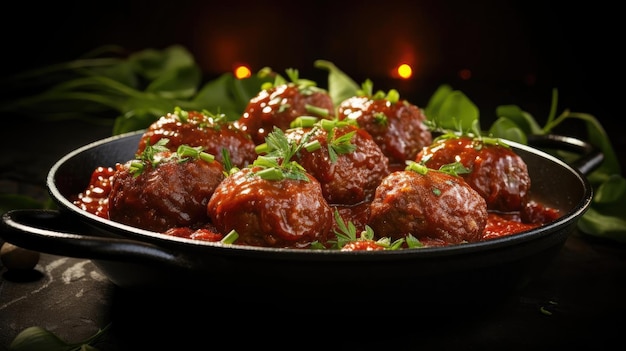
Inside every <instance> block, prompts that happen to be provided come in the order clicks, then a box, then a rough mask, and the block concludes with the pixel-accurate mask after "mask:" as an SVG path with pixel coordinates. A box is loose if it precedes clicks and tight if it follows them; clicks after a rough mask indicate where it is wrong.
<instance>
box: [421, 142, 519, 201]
mask: <svg viewBox="0 0 626 351" xmlns="http://www.w3.org/2000/svg"><path fill="white" fill-rule="evenodd" d="M415 161H416V162H422V163H423V164H424V165H426V166H427V167H429V168H435V169H438V168H440V167H441V166H443V165H445V164H449V163H454V162H460V163H461V164H463V166H465V167H466V168H468V169H469V170H470V172H469V173H464V174H461V176H462V177H463V178H464V179H465V181H467V183H468V184H469V185H470V186H471V187H472V188H474V190H476V191H477V192H478V193H479V194H480V195H481V196H482V197H483V198H485V200H486V201H487V208H488V209H489V210H494V211H501V212H513V211H520V210H522V209H523V208H524V206H525V205H526V203H527V202H528V198H529V192H530V183H531V182H530V175H529V174H528V168H527V166H526V163H525V162H524V160H523V159H522V158H521V157H520V156H519V155H517V154H516V153H515V152H514V151H513V149H511V148H510V147H508V146H506V145H505V144H503V143H501V142H498V141H497V140H494V139H485V138H472V137H470V136H467V135H464V136H451V135H444V136H441V137H440V138H438V139H436V140H435V142H434V143H433V144H432V145H429V146H428V147H425V148H424V149H423V150H422V151H420V153H419V154H418V155H417V157H416V159H415Z"/></svg>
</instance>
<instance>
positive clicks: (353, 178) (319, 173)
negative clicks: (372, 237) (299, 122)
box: [285, 125, 389, 205]
mask: <svg viewBox="0 0 626 351" xmlns="http://www.w3.org/2000/svg"><path fill="white" fill-rule="evenodd" d="M348 134H352V137H351V138H350V141H349V144H350V146H352V148H351V149H352V150H351V151H349V152H340V153H335V154H336V158H335V159H333V158H331V156H330V155H331V154H330V150H329V148H333V142H335V141H336V140H338V139H340V138H341V137H343V136H348ZM285 135H286V137H287V138H290V139H292V140H294V141H296V142H300V141H301V140H302V138H303V137H305V135H306V137H307V142H315V141H316V142H318V143H319V145H320V148H319V149H316V150H314V151H310V152H309V151H307V150H304V149H303V150H301V151H300V152H299V153H298V155H297V161H298V163H299V164H300V165H302V167H304V168H305V169H306V170H307V171H308V172H309V173H310V174H311V175H312V176H314V177H315V178H316V179H317V180H318V181H319V182H320V184H321V186H322V193H323V194H324V198H325V199H326V200H327V201H328V203H329V204H331V205H335V204H336V205H355V204H358V203H360V202H363V201H371V200H372V198H373V196H374V192H375V191H376V187H377V186H378V184H380V182H381V180H382V179H383V177H385V176H386V175H387V174H389V168H388V163H389V161H388V159H387V157H386V156H385V155H383V153H382V151H381V150H380V148H379V147H378V145H376V143H375V142H374V140H373V139H372V136H371V135H370V134H369V133H368V132H367V131H366V130H364V129H362V128H359V127H357V126H355V125H342V126H340V127H337V126H335V127H332V128H331V130H330V131H327V130H326V129H324V128H315V129H314V130H313V129H312V128H293V129H288V130H287V131H286V132H285ZM329 139H331V140H329ZM344 145H345V144H344Z"/></svg>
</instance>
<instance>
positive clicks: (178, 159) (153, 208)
mask: <svg viewBox="0 0 626 351" xmlns="http://www.w3.org/2000/svg"><path fill="white" fill-rule="evenodd" d="M146 154H147V153H144V155H146ZM224 178H225V175H224V167H223V166H222V164H221V163H220V162H217V161H213V162H208V161H205V160H203V159H201V158H193V157H182V156H180V155H178V154H177V153H172V152H170V151H160V152H157V153H155V154H154V155H153V156H152V157H150V159H149V160H131V161H128V162H126V163H124V164H117V165H116V171H115V173H114V175H113V181H112V184H111V192H110V193H109V197H108V199H109V219H111V220H113V221H116V222H120V223H124V224H127V225H131V226H134V227H137V228H141V229H146V230H151V231H155V232H161V233H163V232H165V231H167V230H168V229H170V228H173V227H191V228H199V227H201V226H203V225H204V224H206V223H207V222H208V221H209V218H208V216H207V214H206V205H207V203H208V201H209V198H210V197H211V195H213V191H214V190H215V188H216V187H217V185H218V184H219V183H220V182H221V181H222V180H223V179H224Z"/></svg>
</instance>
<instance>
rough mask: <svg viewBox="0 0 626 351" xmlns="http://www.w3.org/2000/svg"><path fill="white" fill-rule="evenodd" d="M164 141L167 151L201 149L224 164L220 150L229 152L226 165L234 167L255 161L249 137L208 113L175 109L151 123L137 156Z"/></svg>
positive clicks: (221, 116)
mask: <svg viewBox="0 0 626 351" xmlns="http://www.w3.org/2000/svg"><path fill="white" fill-rule="evenodd" d="M162 138H167V139H168V140H169V142H168V143H167V145H166V146H167V148H168V149H169V150H171V151H176V148H178V147H179V146H180V145H189V146H194V147H195V146H201V147H202V148H203V151H204V152H207V153H209V154H211V155H214V156H215V158H216V160H217V161H219V162H222V164H224V155H223V150H226V151H228V157H229V162H230V163H231V165H233V166H237V167H245V166H247V165H248V164H250V163H252V162H253V161H254V160H255V159H256V156H257V154H256V152H255V150H254V148H255V146H256V145H255V143H254V142H253V141H252V138H251V137H250V135H248V134H247V133H245V132H244V131H242V130H240V129H239V128H237V127H236V125H235V123H234V122H231V121H228V120H227V119H226V116H225V115H223V114H219V115H214V114H211V113H209V112H208V111H202V112H200V111H185V110H182V109H180V108H176V109H175V111H174V112H173V113H168V114H167V115H165V116H162V117H161V118H159V119H158V120H157V121H156V122H154V123H152V124H151V125H150V126H149V127H148V129H147V130H146V132H145V133H144V134H143V135H142V136H141V139H140V140H139V145H138V147H137V154H141V153H142V152H143V150H144V149H145V148H146V146H147V145H154V144H156V143H157V142H158V141H159V140H160V139H162Z"/></svg>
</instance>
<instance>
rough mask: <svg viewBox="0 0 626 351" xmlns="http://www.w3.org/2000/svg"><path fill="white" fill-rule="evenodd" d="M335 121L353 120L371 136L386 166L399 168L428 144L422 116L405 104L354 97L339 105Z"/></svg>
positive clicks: (419, 111)
mask: <svg viewBox="0 0 626 351" xmlns="http://www.w3.org/2000/svg"><path fill="white" fill-rule="evenodd" d="M337 117H338V118H339V119H341V120H343V119H355V120H356V121H357V122H358V124H359V126H361V127H362V128H363V129H365V130H367V131H368V132H369V133H370V134H371V135H372V137H373V138H374V141H375V142H376V144H378V146H380V148H381V150H382V151H383V153H384V154H385V155H386V156H387V157H388V158H389V162H390V163H391V164H394V165H400V166H399V167H401V168H404V166H406V164H405V161H407V160H408V161H413V160H414V159H415V156H416V155H417V153H418V152H419V151H420V150H421V149H422V147H424V146H427V145H429V144H430V143H431V142H432V134H431V132H430V129H428V127H427V126H426V124H424V121H425V120H426V116H425V115H424V114H423V112H422V110H421V109H420V108H418V107H417V106H416V105H414V104H411V103H409V102H408V101H406V100H402V99H398V100H397V101H395V102H392V101H390V100H389V99H387V98H374V97H372V96H354V97H351V98H348V99H346V100H344V101H343V102H341V104H339V106H338V109H337Z"/></svg>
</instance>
